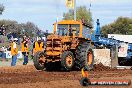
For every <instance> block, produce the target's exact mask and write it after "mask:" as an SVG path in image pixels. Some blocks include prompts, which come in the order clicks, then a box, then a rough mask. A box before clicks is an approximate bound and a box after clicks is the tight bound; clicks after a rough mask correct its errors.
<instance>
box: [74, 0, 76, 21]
mask: <svg viewBox="0 0 132 88" xmlns="http://www.w3.org/2000/svg"><path fill="white" fill-rule="evenodd" d="M74 20H75V21H76V0H74Z"/></svg>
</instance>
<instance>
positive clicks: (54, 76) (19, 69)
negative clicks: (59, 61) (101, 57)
mask: <svg viewBox="0 0 132 88" xmlns="http://www.w3.org/2000/svg"><path fill="white" fill-rule="evenodd" d="M89 78H90V79H130V80H132V70H127V69H125V70H119V69H118V70H117V69H115V68H114V69H111V68H109V67H105V66H103V65H101V64H99V65H96V66H94V70H92V71H90V72H89ZM80 79H81V71H71V72H62V71H52V72H48V71H37V70H36V69H35V68H34V66H33V65H27V66H22V65H21V66H15V67H7V66H6V67H0V88H82V86H81V85H80ZM88 88H132V85H130V86H89V87H88Z"/></svg>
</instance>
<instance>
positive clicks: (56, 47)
mask: <svg viewBox="0 0 132 88" xmlns="http://www.w3.org/2000/svg"><path fill="white" fill-rule="evenodd" d="M91 29H92V27H91V26H89V25H86V24H84V23H82V22H81V21H74V20H63V21H60V22H57V23H54V33H53V34H50V35H48V36H47V41H46V49H45V50H44V51H43V52H37V53H36V54H35V56H34V66H35V68H36V69H37V70H43V69H45V68H50V66H51V65H52V64H50V65H49V66H47V64H48V63H54V62H60V64H61V67H62V68H63V69H65V70H67V71H70V70H72V69H73V68H77V69H78V70H80V69H82V68H83V67H84V66H88V67H89V68H92V67H93V63H94V55H93V45H92V43H91V38H90V36H91Z"/></svg>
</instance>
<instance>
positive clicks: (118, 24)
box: [101, 17, 132, 36]
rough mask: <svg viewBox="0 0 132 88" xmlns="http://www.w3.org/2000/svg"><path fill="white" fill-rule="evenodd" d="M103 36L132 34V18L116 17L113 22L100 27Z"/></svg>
mask: <svg viewBox="0 0 132 88" xmlns="http://www.w3.org/2000/svg"><path fill="white" fill-rule="evenodd" d="M101 33H102V35H103V36H107V34H124V35H132V18H129V17H118V18H117V19H116V21H115V22H113V23H110V24H107V25H105V26H103V27H101Z"/></svg>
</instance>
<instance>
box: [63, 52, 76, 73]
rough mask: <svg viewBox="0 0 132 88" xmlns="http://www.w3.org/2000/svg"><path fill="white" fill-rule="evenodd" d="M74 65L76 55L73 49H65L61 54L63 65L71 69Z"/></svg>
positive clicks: (64, 67) (65, 68)
mask: <svg viewBox="0 0 132 88" xmlns="http://www.w3.org/2000/svg"><path fill="white" fill-rule="evenodd" d="M73 65H74V56H73V53H72V52H71V51H64V52H63V54H62V55H61V66H62V67H63V69H64V70H66V71H70V70H71V69H72V67H73Z"/></svg>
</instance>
